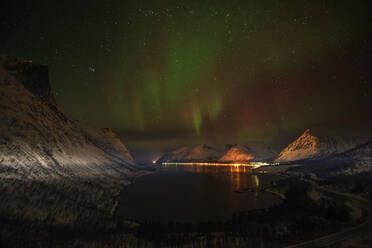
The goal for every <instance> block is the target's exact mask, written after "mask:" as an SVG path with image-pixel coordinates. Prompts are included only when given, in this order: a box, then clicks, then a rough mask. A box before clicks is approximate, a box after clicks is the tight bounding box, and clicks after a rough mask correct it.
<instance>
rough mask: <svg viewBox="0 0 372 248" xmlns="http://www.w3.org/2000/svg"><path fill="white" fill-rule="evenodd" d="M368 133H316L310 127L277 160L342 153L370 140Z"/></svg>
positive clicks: (310, 157) (315, 158)
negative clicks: (360, 134)
mask: <svg viewBox="0 0 372 248" xmlns="http://www.w3.org/2000/svg"><path fill="white" fill-rule="evenodd" d="M368 140H369V136H368V135H364V136H363V135H362V136H359V135H350V134H348V133H347V132H345V133H343V134H340V135H333V136H327V135H314V134H312V133H311V131H310V129H306V130H305V132H304V133H303V134H302V135H301V136H300V137H298V138H297V139H296V140H295V141H293V142H292V143H291V144H289V145H288V146H287V147H286V148H285V149H284V150H283V151H282V152H281V153H280V154H279V155H278V157H277V159H276V161H277V162H288V161H299V160H319V159H324V158H326V157H329V156H331V155H336V154H340V153H342V152H345V151H347V150H350V149H352V148H354V147H356V146H358V145H360V144H364V143H366V142H368Z"/></svg>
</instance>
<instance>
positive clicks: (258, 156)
mask: <svg viewBox="0 0 372 248" xmlns="http://www.w3.org/2000/svg"><path fill="white" fill-rule="evenodd" d="M276 155H277V153H275V152H274V151H273V150H272V149H270V147H267V146H266V145H264V144H261V143H249V144H243V145H234V146H231V147H230V148H228V149H227V151H226V153H225V154H224V155H223V156H222V157H221V158H220V159H219V161H220V162H244V161H245V162H247V161H271V160H273V159H274V158H275V156H276Z"/></svg>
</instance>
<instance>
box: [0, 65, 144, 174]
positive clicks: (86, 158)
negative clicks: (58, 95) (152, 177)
mask: <svg viewBox="0 0 372 248" xmlns="http://www.w3.org/2000/svg"><path fill="white" fill-rule="evenodd" d="M0 115H1V122H0V169H1V170H0V177H7V176H9V175H10V172H15V174H16V175H17V177H19V179H27V178H34V179H35V178H37V179H46V180H50V179H53V178H64V177H68V178H81V179H97V180H105V179H114V178H116V179H118V180H122V179H124V180H125V179H128V180H129V179H130V178H132V177H133V176H135V175H136V173H138V172H140V171H141V169H143V168H142V167H141V166H139V165H137V164H136V163H135V162H134V161H133V158H132V156H131V155H130V153H129V152H128V150H127V149H126V147H125V146H124V145H123V144H122V143H121V142H120V140H119V139H118V138H117V137H116V135H115V134H114V133H113V132H112V131H110V130H109V129H95V128H88V127H84V126H83V125H82V124H80V123H79V122H77V121H73V120H71V119H69V118H68V117H67V116H66V115H65V113H64V112H63V111H62V110H61V109H60V108H59V107H58V106H57V105H56V101H55V99H54V96H53V94H52V92H51V88H50V85H49V79H48V69H47V67H46V66H40V65H36V64H33V63H30V62H24V63H8V64H6V65H4V66H0Z"/></svg>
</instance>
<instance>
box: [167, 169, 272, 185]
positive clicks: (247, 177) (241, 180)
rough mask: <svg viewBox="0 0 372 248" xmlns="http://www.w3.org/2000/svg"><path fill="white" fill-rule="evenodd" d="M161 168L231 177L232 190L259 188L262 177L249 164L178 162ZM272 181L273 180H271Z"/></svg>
mask: <svg viewBox="0 0 372 248" xmlns="http://www.w3.org/2000/svg"><path fill="white" fill-rule="evenodd" d="M161 168H163V169H165V170H167V171H187V172H193V173H203V174H207V175H210V176H214V177H217V178H222V179H224V178H226V176H228V177H229V181H230V188H231V189H232V190H239V189H245V188H250V189H259V187H260V177H259V176H258V175H256V174H252V171H253V170H252V168H250V167H247V166H234V165H230V166H226V165H224V166H210V165H196V164H192V165H191V164H177V165H161ZM270 182H271V180H270Z"/></svg>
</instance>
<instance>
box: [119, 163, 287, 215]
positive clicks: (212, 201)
mask: <svg viewBox="0 0 372 248" xmlns="http://www.w3.org/2000/svg"><path fill="white" fill-rule="evenodd" d="M273 179H274V178H273V175H255V174H252V173H251V170H250V168H248V167H235V166H195V165H168V166H162V168H161V169H160V171H159V172H157V173H154V174H151V175H147V176H144V177H141V178H139V179H138V180H137V181H136V182H135V183H134V184H132V185H130V186H129V187H128V188H127V189H126V190H125V191H123V193H122V194H121V199H120V203H119V206H118V214H119V215H121V216H124V217H127V218H131V219H136V220H142V221H144V220H148V221H150V220H153V221H181V222H198V221H219V220H228V219H229V218H231V216H232V214H233V213H236V212H241V211H246V210H252V209H257V208H266V207H269V206H272V205H274V204H278V203H280V201H281V200H280V199H279V198H278V197H277V196H275V195H272V194H270V193H266V192H258V191H255V192H248V193H236V192H235V190H238V189H243V188H253V189H260V188H262V187H265V186H268V185H270V183H271V181H272V180H273Z"/></svg>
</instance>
